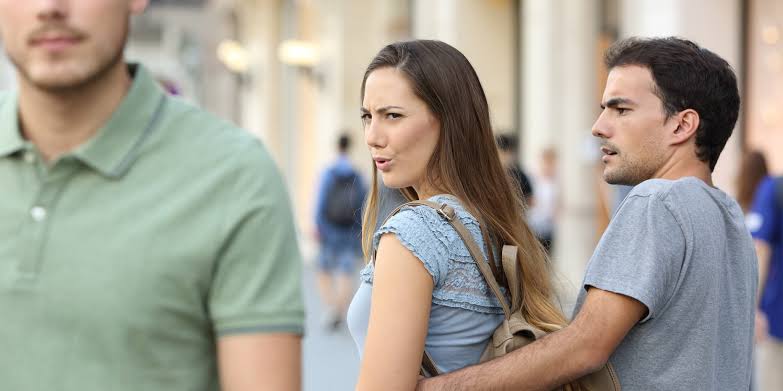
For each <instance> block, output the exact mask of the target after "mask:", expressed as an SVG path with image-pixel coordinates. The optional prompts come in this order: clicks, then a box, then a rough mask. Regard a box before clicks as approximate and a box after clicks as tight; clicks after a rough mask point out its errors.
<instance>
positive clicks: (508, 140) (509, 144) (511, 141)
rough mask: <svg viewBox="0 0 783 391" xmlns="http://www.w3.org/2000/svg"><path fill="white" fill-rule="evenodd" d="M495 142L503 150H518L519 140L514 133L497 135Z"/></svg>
mask: <svg viewBox="0 0 783 391" xmlns="http://www.w3.org/2000/svg"><path fill="white" fill-rule="evenodd" d="M495 142H496V143H497V144H498V149H500V150H501V151H508V152H516V151H517V146H518V144H519V141H518V140H517V137H516V136H514V135H513V134H499V135H497V136H495Z"/></svg>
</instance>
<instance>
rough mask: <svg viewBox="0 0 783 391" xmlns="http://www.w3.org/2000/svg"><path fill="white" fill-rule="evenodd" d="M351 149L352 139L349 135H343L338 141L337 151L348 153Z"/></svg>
mask: <svg viewBox="0 0 783 391" xmlns="http://www.w3.org/2000/svg"><path fill="white" fill-rule="evenodd" d="M349 148H351V137H350V136H348V134H345V133H343V134H341V135H340V138H338V139H337V150H338V151H340V152H341V153H346V152H348V149H349Z"/></svg>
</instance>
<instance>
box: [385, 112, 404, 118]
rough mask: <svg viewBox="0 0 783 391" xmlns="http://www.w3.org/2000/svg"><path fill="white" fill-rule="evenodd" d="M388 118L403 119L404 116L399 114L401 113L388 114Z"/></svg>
mask: <svg viewBox="0 0 783 391" xmlns="http://www.w3.org/2000/svg"><path fill="white" fill-rule="evenodd" d="M386 118H389V119H397V118H402V114H399V113H386Z"/></svg>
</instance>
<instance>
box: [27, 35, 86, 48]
mask: <svg viewBox="0 0 783 391" xmlns="http://www.w3.org/2000/svg"><path fill="white" fill-rule="evenodd" d="M79 41H81V38H79V37H75V36H48V37H41V38H35V39H31V40H30V44H31V45H32V46H33V47H42V48H46V49H52V50H57V49H65V48H67V47H71V46H73V45H76V44H77V43H79Z"/></svg>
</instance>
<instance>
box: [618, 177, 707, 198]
mask: <svg viewBox="0 0 783 391" xmlns="http://www.w3.org/2000/svg"><path fill="white" fill-rule="evenodd" d="M708 188H709V186H708V185H707V184H706V183H704V181H702V180H701V179H698V178H695V177H684V178H679V179H674V180H672V179H648V180H646V181H644V182H642V183H640V184H638V185H636V186H634V188H633V189H632V190H631V192H630V193H628V198H631V197H634V196H636V197H652V198H656V199H658V200H661V201H668V200H671V199H673V198H677V199H678V200H679V201H685V200H688V199H691V200H693V199H695V198H699V194H702V195H705V194H706V193H707V192H710V191H717V192H720V191H719V190H717V189H714V188H713V189H712V190H708ZM721 193H722V192H721ZM693 197H695V198H693ZM680 198H682V199H680Z"/></svg>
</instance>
